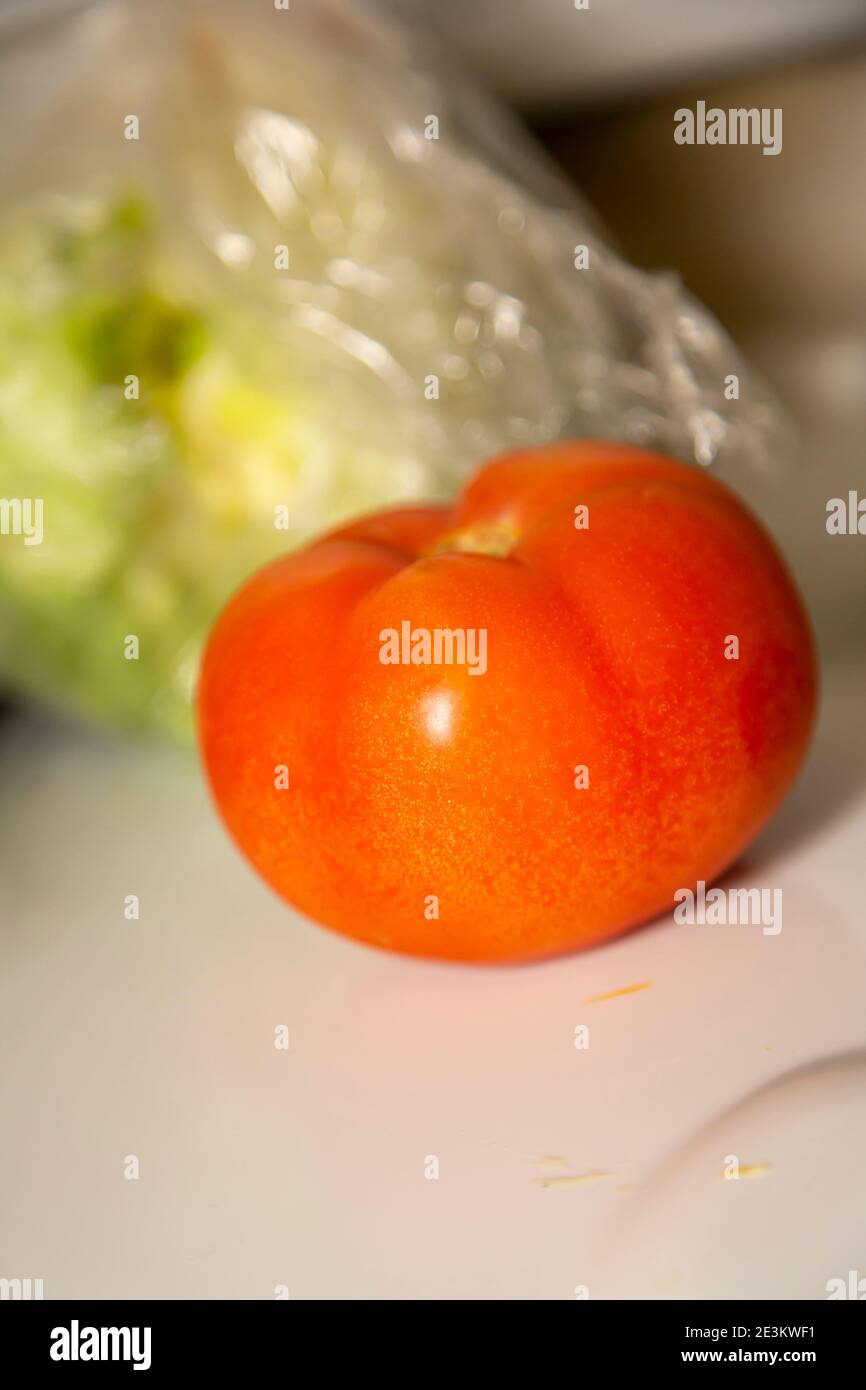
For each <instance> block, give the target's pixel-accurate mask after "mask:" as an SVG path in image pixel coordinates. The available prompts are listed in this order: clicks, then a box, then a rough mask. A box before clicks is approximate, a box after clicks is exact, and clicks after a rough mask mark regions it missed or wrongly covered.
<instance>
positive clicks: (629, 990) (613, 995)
mask: <svg viewBox="0 0 866 1390" xmlns="http://www.w3.org/2000/svg"><path fill="white" fill-rule="evenodd" d="M651 984H652V980H641V982H640V984H637V985H624V986H623V988H622V989H612V990H609V991H608V993H607V994H592V995H590V997H589V999H584V1001H583V1002H584V1004H603V1003H604V1001H605V1000H606V999H621V998H622V996H623V995H624V994H637V993H638V991H639V990H642V989H649V988H650V986H651Z"/></svg>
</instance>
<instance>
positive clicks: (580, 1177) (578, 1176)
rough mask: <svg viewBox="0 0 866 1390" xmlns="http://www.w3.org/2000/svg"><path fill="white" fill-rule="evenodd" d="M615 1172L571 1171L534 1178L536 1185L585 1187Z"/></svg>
mask: <svg viewBox="0 0 866 1390" xmlns="http://www.w3.org/2000/svg"><path fill="white" fill-rule="evenodd" d="M612 1177H613V1173H569V1174H568V1175H567V1176H564V1177H561V1178H533V1179H532V1182H533V1185H534V1186H535V1187H583V1186H585V1184H586V1183H589V1182H601V1181H602V1180H603V1179H604V1178H612Z"/></svg>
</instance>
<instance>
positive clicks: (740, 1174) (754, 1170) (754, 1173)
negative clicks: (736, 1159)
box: [719, 1163, 773, 1182]
mask: <svg viewBox="0 0 866 1390" xmlns="http://www.w3.org/2000/svg"><path fill="white" fill-rule="evenodd" d="M772 1169H773V1165H772V1163H741V1164H740V1166H739V1169H738V1170H737V1172H736V1173H725V1172H722V1173H721V1174H720V1175H719V1176H720V1177H721V1178H723V1179H724V1180H725V1181H726V1182H733V1181H735V1180H736V1179H737V1178H762V1177H763V1176H764V1174H765V1173H770V1172H772Z"/></svg>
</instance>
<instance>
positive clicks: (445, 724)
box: [199, 442, 817, 961]
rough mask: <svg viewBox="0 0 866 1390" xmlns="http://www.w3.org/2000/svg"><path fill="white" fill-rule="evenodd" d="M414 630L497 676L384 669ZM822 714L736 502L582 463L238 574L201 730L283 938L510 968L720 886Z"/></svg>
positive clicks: (629, 459)
mask: <svg viewBox="0 0 866 1390" xmlns="http://www.w3.org/2000/svg"><path fill="white" fill-rule="evenodd" d="M581 506H585V507H587V508H588V520H589V525H588V527H587V528H586V529H577V528H576V526H575V508H576V507H581ZM406 621H408V622H409V623H410V624H411V627H412V629H413V630H416V631H417V630H420V629H426V630H428V631H431V632H432V631H434V630H436V629H449V630H452V631H453V630H458V629H464V630H465V629H468V630H472V631H474V632H476V633H478V632H479V631H480V630H481V629H483V630H485V632H486V634H487V639H486V640H487V666H486V670H485V671H484V672H483V673H480V672H476V673H475V674H473V673H472V672H471V669H470V666H469V665H468V664H464V665H457V664H454V665H441V664H440V665H435V664H420V665H419V664H406V665H404V664H398V665H390V664H383V663H382V661H381V660H380V651H381V647H382V639H381V634H382V633H383V632H386V631H387V630H389V629H394V630H396V631H397V632H400V631H401V624H402V623H403V622H406ZM732 636H735V637H737V638H738V641H739V658H738V659H736V660H731V659H728V658H727V657H726V655H725V651H726V644H727V649H728V650H729V651H730V643H729V639H730V638H731V637H732ZM816 689H817V675H816V664H815V654H814V646H813V642H812V637H811V633H810V628H809V624H808V620H807V618H806V615H805V613H804V610H803V606H802V603H801V601H800V599H799V597H798V595H797V592H796V590H795V588H794V586H793V583H792V581H791V579H790V578H789V576H788V573H787V570H786V569H785V566H784V564H783V562H782V561H781V559H780V558H779V556H778V554H777V552H776V550H775V548H774V546H773V544H772V542H771V541H770V540H769V538H768V537H767V536H766V534H765V533H764V532H763V530H762V529H761V528H760V527H759V525H758V523H757V522H756V521H755V520H754V519H753V518H752V517H751V516H750V514H749V513H748V512H747V511H746V509H745V508H744V506H743V505H742V504H741V503H740V502H739V500H738V499H737V498H736V497H735V495H734V494H733V493H732V492H730V491H729V490H728V489H727V488H725V487H723V486H722V485H721V484H720V483H718V482H716V481H715V480H714V479H713V478H711V477H709V476H708V475H707V474H706V473H703V472H701V471H699V470H697V469H695V468H693V467H689V466H687V465H685V464H681V463H677V462H674V461H673V460H669V459H665V458H662V457H660V456H658V455H654V454H650V453H648V452H646V451H644V450H640V449H635V448H632V447H629V446H625V445H610V444H603V443H593V442H580V443H567V444H559V445H551V446H549V447H546V448H541V449H536V450H531V451H525V452H521V453H518V454H513V455H510V456H507V457H505V458H502V459H499V460H495V461H494V462H492V463H491V464H489V465H487V466H486V467H485V468H484V469H482V470H481V472H480V473H479V474H478V475H476V477H475V479H473V481H472V482H470V484H469V485H468V487H467V488H466V489H465V491H464V493H463V494H462V496H461V497H460V498H458V500H457V502H456V504H455V507H454V508H453V509H447V508H441V507H416V508H406V509H403V510H401V511H396V512H393V513H382V514H380V515H378V516H375V517H372V518H365V519H363V520H362V521H360V522H357V523H355V524H353V525H351V526H348V527H344V528H342V529H341V530H340V531H338V532H335V533H333V534H332V535H331V536H328V537H325V538H323V539H322V540H320V541H318V542H316V543H315V544H314V545H313V546H311V547H309V548H307V549H306V550H304V551H301V552H298V553H295V554H291V555H288V556H286V557H284V558H283V559H280V560H278V561H277V562H275V563H273V564H271V565H269V566H268V567H267V568H266V569H264V570H262V571H261V572H260V573H259V574H257V575H255V576H253V578H252V579H250V580H249V581H248V583H247V584H246V585H245V586H244V587H243V588H242V589H241V590H240V592H239V593H238V594H237V595H236V596H235V597H234V599H233V600H232V601H231V602H230V603H229V605H228V606H227V608H226V609H225V610H224V612H223V614H222V615H221V617H220V618H219V619H218V621H217V623H216V625H215V627H214V630H213V632H212V634H211V638H210V642H209V645H208V649H207V652H206V654H205V660H204V663H203V668H202V675H201V683H200V691H199V725H200V737H201V748H202V754H203V758H204V762H205V766H206V769H207V773H208V776H209V779H210V783H211V787H212V790H213V794H214V797H215V800H216V802H217V805H218V807H219V809H220V811H221V813H222V816H223V818H224V820H225V822H226V824H227V826H228V828H229V830H230V831H231V832H232V834H233V835H234V837H235V839H236V840H237V842H238V844H239V845H240V847H241V849H242V850H243V851H244V852H245V854H246V855H247V856H248V858H249V859H250V860H251V861H252V863H253V864H254V865H255V867H256V868H257V869H258V871H259V872H260V873H261V874H262V876H263V877H264V878H265V879H266V880H267V882H268V883H270V884H271V885H272V887H274V888H275V889H276V890H277V892H279V893H280V894H282V896H283V897H285V898H286V899H287V900H288V901H289V902H291V903H293V904H294V905H295V906H296V907H297V908H299V909H300V910H301V911H302V912H305V913H306V914H307V915H309V916H310V917H312V918H313V919H314V920H316V921H318V922H321V923H323V924H324V925H326V926H329V927H332V928H334V929H336V930H337V931H340V932H343V933H345V934H346V935H348V936H351V937H355V938H357V939H359V940H361V941H365V942H368V943H371V944H375V945H379V946H384V947H388V948H391V949H394V950H399V951H405V952H409V953H412V954H419V955H425V956H438V957H445V958H451V959H459V960H471V961H499V960H519V959H527V958H531V957H537V956H543V955H546V954H550V953H553V952H557V951H563V950H568V949H573V948H577V947H582V946H586V945H590V944H592V943H594V942H597V941H600V940H603V939H605V938H606V937H610V936H612V935H615V934H617V933H619V932H622V931H625V930H627V929H628V928H630V927H633V926H635V925H637V924H638V923H640V922H643V921H645V920H647V919H649V918H651V917H653V916H656V915H658V914H659V913H662V912H666V911H670V910H671V909H672V907H673V900H674V899H673V895H674V893H675V891H676V890H677V889H679V888H686V887H693V886H694V884H695V882H696V881H697V880H698V879H704V880H705V881H706V882H708V883H709V882H710V881H712V880H713V879H714V878H717V877H718V876H719V874H721V873H722V872H723V871H724V869H725V868H726V867H728V865H730V864H731V862H732V861H733V860H734V859H735V858H736V857H737V855H738V854H739V853H740V852H741V851H742V850H743V848H744V847H745V846H746V845H747V844H748V842H749V841H750V840H751V839H752V838H753V837H754V835H755V834H756V833H757V831H758V830H759V829H760V828H761V827H762V826H763V825H764V823H765V822H766V820H767V819H768V817H769V816H770V815H771V814H772V812H773V811H774V809H775V808H776V806H777V805H778V803H779V801H780V800H781V799H782V797H783V796H784V794H785V792H786V791H787V789H788V787H789V786H790V784H791V782H792V780H793V778H794V776H795V775H796V772H797V770H798V768H799V765H800V763H801V761H802V758H803V755H804V752H805V749H806V747H807V744H808V740H809V736H810V732H811V728H812V724H813V719H814V712H815V702H816ZM282 766H285V767H287V768H288V770H289V787H288V789H280V788H278V787H276V786H275V776H276V769H278V768H279V767H282ZM578 767H585V768H586V769H587V775H588V780H589V785H588V786H584V787H581V788H580V789H578V788H577V787H576V786H575V780H576V779H575V769H576V768H578ZM434 900H435V902H436V905H437V910H438V916H437V915H434V910H433V902H434Z"/></svg>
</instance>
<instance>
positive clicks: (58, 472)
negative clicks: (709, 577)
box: [0, 0, 787, 735]
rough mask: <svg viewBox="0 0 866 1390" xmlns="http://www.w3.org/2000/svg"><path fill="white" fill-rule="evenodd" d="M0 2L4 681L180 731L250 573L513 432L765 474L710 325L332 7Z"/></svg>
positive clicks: (233, 0) (521, 149) (476, 114)
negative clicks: (202, 654) (25, 521)
mask: <svg viewBox="0 0 866 1390" xmlns="http://www.w3.org/2000/svg"><path fill="white" fill-rule="evenodd" d="M10 13H11V14H12V16H13V17H12V19H10V20H9V21H8V22H7V25H6V31H5V42H4V43H3V47H2V49H0V78H2V89H3V91H4V93H5V96H4V98H3V101H4V102H5V105H0V115H2V117H3V119H2V120H0V128H2V129H3V131H4V132H5V135H4V138H3V139H2V142H0V178H2V187H3V200H4V201H3V207H2V216H0V383H2V389H0V495H2V496H4V497H6V498H12V499H15V498H17V499H40V500H41V501H42V502H43V503H44V539H43V540H42V542H41V544H37V545H31V546H29V547H26V546H24V545H23V544H21V543H15V542H17V541H19V538H16V537H4V538H3V544H2V547H0V675H2V676H3V677H4V678H5V679H6V680H8V682H9V683H10V684H13V685H15V686H17V687H18V688H20V689H22V690H25V691H28V692H33V693H36V694H37V695H39V696H40V697H42V698H43V699H46V700H49V701H52V702H54V703H63V704H68V705H69V706H71V707H73V708H75V709H77V710H80V711H83V712H85V713H87V714H88V715H90V716H92V717H95V718H99V719H105V720H111V721H116V722H119V723H122V724H125V725H128V726H131V727H141V728H147V729H159V730H170V731H172V732H174V733H177V734H182V735H183V734H186V733H188V731H189V728H190V703H189V702H190V693H191V690H192V687H193V685H194V682H195V677H196V673H197V666H198V657H199V651H200V648H201V644H202V641H203V638H204V634H205V632H206V630H207V627H208V625H209V623H210V621H211V619H212V617H213V616H214V614H215V612H216V611H217V609H218V608H219V606H220V605H221V604H222V602H223V601H224V600H225V598H226V597H227V595H228V593H229V592H230V591H231V589H232V588H233V587H234V586H235V585H236V584H237V583H238V582H239V581H240V580H241V579H242V578H243V577H244V576H245V575H246V574H248V573H249V572H250V571H251V570H252V569H254V568H256V567H257V566H258V565H259V564H260V563H262V561H264V560H265V559H267V558H268V557H269V556H271V555H273V554H274V553H275V552H278V551H281V550H284V549H285V548H286V546H287V545H290V544H297V543H299V542H300V541H302V540H304V539H306V538H307V537H309V535H310V534H311V533H313V532H316V531H318V530H321V529H322V528H323V527H326V526H328V525H330V524H332V523H335V522H338V521H340V520H342V519H344V518H345V517H347V516H348V515H351V514H353V513H357V512H359V511H363V510H367V509H370V508H373V507H376V506H379V505H382V504H387V503H390V502H398V501H401V500H404V499H406V498H418V497H422V496H423V497H441V496H446V495H449V494H450V493H451V492H452V491H453V490H454V488H455V487H456V485H457V484H458V483H459V481H460V480H461V479H463V478H465V477H466V476H467V474H468V473H469V472H470V471H471V470H472V468H473V467H474V466H475V465H476V464H477V463H478V462H479V461H480V460H482V459H483V458H485V457H487V456H489V455H490V454H492V453H495V452H498V451H501V450H505V449H509V448H513V447H515V446H518V447H520V446H524V445H528V444H534V443H540V442H544V441H546V440H549V439H551V438H555V437H557V436H574V435H582V436H587V435H590V436H591V435H595V436H602V437H613V438H624V439H628V440H631V441H633V442H636V443H640V444H645V445H649V446H654V447H658V448H661V449H663V450H665V451H667V452H672V453H675V454H679V455H681V456H682V457H684V458H686V459H690V460H692V461H693V462H695V463H697V464H700V465H702V466H705V465H710V464H712V465H714V466H715V467H717V468H718V470H719V472H720V473H721V475H722V476H723V477H726V478H729V479H730V480H732V481H734V482H737V483H738V484H739V485H740V486H741V487H742V488H743V490H744V491H745V492H746V493H747V495H749V493H750V491H751V490H752V489H758V488H759V486H760V483H761V480H762V479H764V478H767V477H772V478H778V477H784V476H785V464H786V461H787V455H786V451H785V449H784V447H783V442H782V441H783V440H784V431H783V428H782V421H781V418H780V415H779V413H778V412H777V410H776V409H775V407H774V405H773V403H772V401H771V399H770V398H769V397H768V396H767V394H766V392H765V391H764V388H763V387H762V385H761V383H760V381H759V380H758V379H757V378H756V377H755V376H754V375H752V374H750V373H749V371H748V369H747V368H746V367H745V366H744V364H743V363H742V362H741V361H740V360H739V358H738V355H737V353H736V352H735V350H734V348H733V346H732V344H731V343H730V341H729V340H728V339H727V338H726V336H725V335H724V334H723V333H721V332H720V331H719V329H718V326H717V325H716V324H715V323H714V322H713V320H712V319H711V318H710V317H709V316H708V315H707V314H705V313H704V312H703V310H702V309H701V308H700V307H699V306H698V305H697V304H696V303H693V302H692V301H690V300H689V299H687V298H685V297H684V296H683V295H682V293H681V291H680V288H679V284H678V281H677V279H676V277H675V276H672V275H666V276H663V277H650V276H647V275H644V274H641V273H639V272H637V271H635V270H634V269H632V268H631V267H630V266H628V265H627V264H625V263H624V262H623V261H621V260H620V259H619V258H618V257H617V256H615V255H614V254H613V253H612V252H611V251H610V250H609V249H608V248H607V247H606V246H605V245H604V243H603V242H602V241H601V240H600V239H599V237H598V234H597V232H596V231H595V228H594V225H593V222H592V219H591V218H590V217H589V215H588V214H587V213H586V211H585V210H584V209H583V208H582V206H581V205H580V203H579V201H578V199H577V197H576V196H575V195H574V194H573V193H572V192H571V190H570V188H569V186H568V184H567V183H566V181H564V180H562V179H560V178H557V177H556V175H555V173H554V172H553V171H552V167H551V166H550V165H549V164H548V161H547V160H546V159H545V157H544V156H543V154H542V153H541V152H540V151H539V150H538V149H537V147H535V146H534V145H533V144H532V143H531V142H530V141H529V140H527V138H526V137H525V135H524V134H523V133H522V131H521V130H520V128H519V127H518V126H516V125H515V124H514V122H513V120H512V119H511V118H509V117H508V116H507V115H506V114H505V113H503V112H499V111H497V110H495V109H494V110H490V109H489V108H488V106H487V104H486V103H485V101H484V100H483V99H481V98H480V97H479V96H478V95H477V94H476V93H475V91H474V90H473V89H471V88H468V87H466V86H465V85H463V84H462V83H461V82H460V81H459V80H458V79H457V78H456V77H455V75H454V73H453V70H452V62H451V60H450V59H447V58H446V60H445V62H444V65H443V66H442V68H441V71H442V72H443V73H444V74H445V75H446V76H445V78H444V80H441V81H440V80H439V79H437V77H436V75H435V73H434V72H432V71H428V69H427V53H428V49H429V48H430V45H429V43H428V41H427V39H426V37H425V36H424V35H421V41H420V43H419V42H416V41H415V40H414V39H413V37H412V36H411V35H410V34H407V32H406V31H404V29H403V28H402V27H400V26H399V25H397V26H394V25H392V24H391V23H390V22H386V21H384V20H383V19H382V17H381V15H380V14H378V13H376V12H374V11H369V10H367V9H364V8H359V7H357V6H356V5H353V4H346V3H343V2H342V0H292V6H291V9H290V10H289V11H279V10H276V9H274V7H273V6H267V5H264V6H263V5H262V4H261V3H258V0H213V3H207V0H185V2H184V3H169V0H153V3H151V4H149V5H147V6H142V5H136V4H133V3H131V0H93V3H91V4H81V3H79V0H73V2H72V3H70V4H68V5H65V4H62V3H51V4H47V5H44V6H43V5H33V6H32V7H30V8H29V9H28V10H27V12H26V14H23V13H22V11H21V9H20V7H15V8H14V10H13V11H12V12H10ZM572 17H573V18H576V19H577V21H578V22H579V21H580V18H581V17H580V16H579V15H578V16H572ZM40 19H44V21H45V22H40ZM3 38H4V34H3V33H2V32H0V40H2V39H3ZM13 132H14V138H13ZM672 260H673V258H671V257H666V261H667V262H668V263H669V264H670V263H672ZM731 372H735V373H737V375H738V377H739V379H740V382H741V386H742V392H741V396H740V398H739V399H729V398H728V396H727V395H726V392H725V379H726V376H727V374H728V373H731ZM774 469H775V470H776V471H775V472H774ZM778 470H781V472H780V471H778ZM136 643H137V650H136V646H135V644H136ZM128 657H132V659H127V658H128Z"/></svg>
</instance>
